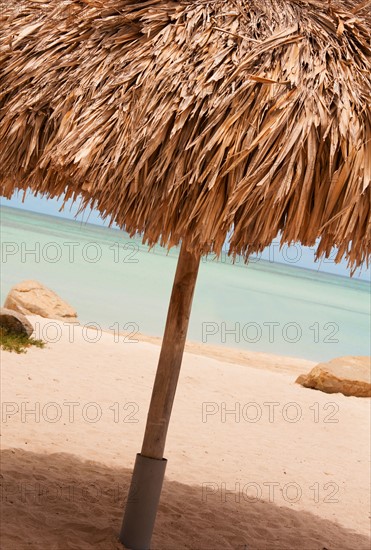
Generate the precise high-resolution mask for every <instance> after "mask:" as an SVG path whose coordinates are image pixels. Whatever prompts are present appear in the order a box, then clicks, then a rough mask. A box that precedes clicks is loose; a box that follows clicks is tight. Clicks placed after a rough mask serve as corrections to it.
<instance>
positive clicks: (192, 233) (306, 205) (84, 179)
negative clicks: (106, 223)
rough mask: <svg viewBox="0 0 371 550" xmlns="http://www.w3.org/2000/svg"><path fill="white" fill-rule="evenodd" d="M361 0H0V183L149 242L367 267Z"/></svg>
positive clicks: (365, 50)
mask: <svg viewBox="0 0 371 550" xmlns="http://www.w3.org/2000/svg"><path fill="white" fill-rule="evenodd" d="M368 4H369V2H364V1H363V2H362V4H358V3H357V2H353V1H352V0H336V1H329V2H325V1H323V0H321V1H317V0H210V1H206V0H200V1H197V0H194V1H191V0H189V1H179V2H176V1H161V0H147V1H145V2H138V1H133V0H104V1H103V0H27V1H26V0H6V1H5V2H3V3H2V5H1V9H0V183H1V185H2V192H3V194H5V196H8V197H9V196H10V195H11V194H12V192H13V191H14V189H27V188H31V190H32V191H33V192H34V193H43V194H46V195H48V196H50V197H58V196H61V195H63V194H64V193H66V195H65V198H66V199H69V198H71V197H73V198H77V197H78V196H79V195H82V197H83V202H84V205H88V204H89V205H94V206H96V207H97V208H98V209H99V210H100V212H101V213H102V214H103V216H112V219H113V220H114V221H115V222H116V223H117V224H119V225H120V226H121V227H123V228H125V229H126V230H127V231H128V232H129V233H131V234H134V233H136V232H140V233H142V234H143V240H144V241H145V242H147V243H149V244H150V245H153V244H155V243H156V242H160V244H162V245H163V246H168V247H171V246H173V245H176V244H178V243H179V242H180V241H181V240H185V241H186V242H187V246H188V248H189V249H190V250H193V251H196V252H201V253H207V252H215V253H217V254H219V253H220V252H221V250H222V246H223V244H224V242H225V239H226V236H227V235H228V234H229V232H230V231H231V230H232V229H233V232H232V233H231V237H230V243H229V250H230V253H231V254H232V255H235V254H242V255H243V256H244V257H245V258H246V259H247V258H248V256H249V255H250V254H251V253H253V252H258V251H261V250H262V249H263V248H264V247H265V246H267V245H269V244H270V243H271V241H272V239H273V238H274V237H276V235H277V234H278V233H279V232H281V234H282V242H283V243H285V242H286V243H291V242H293V241H301V243H303V244H304V245H310V246H313V245H314V244H315V241H316V239H317V238H319V239H320V244H319V247H318V256H323V255H324V256H328V255H329V254H330V252H331V249H332V247H333V246H337V247H338V250H339V251H338V255H337V261H339V260H340V259H341V258H342V257H346V258H347V260H348V262H349V264H350V265H351V266H353V267H356V266H358V265H360V264H361V263H362V262H364V261H366V262H368V259H369V253H370V242H371V223H370V202H371V197H370V188H371V186H370V180H371V114H370V97H371V79H370V75H371V48H370V22H371V18H370V15H369V13H370V12H369V5H368Z"/></svg>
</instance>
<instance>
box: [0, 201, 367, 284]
mask: <svg viewBox="0 0 371 550" xmlns="http://www.w3.org/2000/svg"><path fill="white" fill-rule="evenodd" d="M22 199H23V193H18V195H17V194H15V195H13V197H12V198H11V199H10V200H7V199H4V198H3V197H1V204H3V205H4V206H12V207H14V208H21V209H24V210H31V211H33V212H38V213H42V214H48V215H50V216H60V217H63V218H68V219H77V220H78V221H79V222H81V221H83V222H89V223H93V224H97V225H107V222H105V223H103V220H102V219H101V218H100V215H99V212H97V211H96V210H91V211H85V212H83V213H81V214H79V215H77V216H76V214H77V210H78V204H73V203H72V201H71V200H70V201H68V202H67V203H66V205H65V207H64V210H63V211H62V212H60V211H59V210H60V208H61V206H62V203H63V201H62V200H57V199H46V198H44V197H34V196H32V195H30V194H28V195H27V196H26V198H25V200H24V201H23V200H22ZM261 258H262V259H264V260H269V261H271V262H278V263H285V264H291V265H294V266H298V267H305V268H307V269H313V270H315V271H321V272H326V273H334V274H336V275H342V276H349V269H348V268H347V266H346V262H344V261H343V262H341V263H340V264H335V263H334V261H333V260H332V259H331V258H329V259H327V260H322V261H321V262H320V263H319V262H315V261H314V249H311V248H308V247H305V246H301V245H300V244H297V245H293V246H290V247H288V246H287V245H286V246H284V247H283V249H282V250H281V251H279V248H278V241H277V242H275V243H273V244H272V245H271V246H270V247H268V248H267V249H265V250H264V252H263V253H262V255H261ZM353 277H354V278H355V279H362V280H366V281H370V280H371V270H370V269H366V267H364V268H362V269H361V270H358V271H357V272H356V273H355V275H354V276H353Z"/></svg>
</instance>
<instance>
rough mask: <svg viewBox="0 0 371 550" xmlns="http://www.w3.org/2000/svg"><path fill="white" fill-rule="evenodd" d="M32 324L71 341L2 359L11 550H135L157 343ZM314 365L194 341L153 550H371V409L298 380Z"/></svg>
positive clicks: (5, 543) (5, 544)
mask: <svg viewBox="0 0 371 550" xmlns="http://www.w3.org/2000/svg"><path fill="white" fill-rule="evenodd" d="M29 319H30V320H31V322H32V323H33V324H34V326H35V325H36V323H39V328H40V330H41V332H42V331H43V330H44V331H45V327H47V330H48V335H49V340H52V339H53V338H55V339H56V340H57V341H56V342H54V343H48V344H47V347H46V348H45V349H41V350H40V349H36V348H32V349H30V350H29V351H28V352H27V353H26V354H22V355H16V354H14V353H9V352H2V388H3V390H2V401H3V404H2V421H1V422H2V437H1V441H2V482H3V490H2V509H3V520H2V530H3V535H2V543H1V546H2V548H3V549H4V550H13V549H14V548H18V549H23V548H35V549H36V548H37V549H44V548H45V549H46V548H50V549H51V548H56V549H59V548H60V549H62V548H63V549H67V548H68V549H85V548H86V549H93V548H99V549H102V550H103V549H104V550H105V549H109V548H122V546H121V545H120V544H119V543H118V542H117V535H118V531H119V528H120V523H121V517H122V510H123V507H124V505H125V501H126V497H127V490H128V486H129V483H130V473H131V468H132V467H133V464H134V459H135V454H136V453H137V452H139V451H140V446H141V441H142V436H143V432H144V427H145V419H146V413H147V409H148V404H149V399H150V395H151V387H152V383H153V379H154V374H155V369H156V364H157V358H158V355H159V349H160V348H159V345H158V344H159V341H158V340H157V339H153V338H150V337H141V338H140V341H139V342H137V343H127V342H124V341H123V340H124V338H123V337H120V341H119V342H117V341H115V337H114V335H113V334H110V333H103V334H99V335H98V334H97V333H96V331H94V330H86V329H83V328H82V327H79V326H75V327H74V328H73V330H72V329H71V328H68V327H67V326H66V325H65V324H63V323H61V322H57V321H50V320H46V319H41V318H37V317H29ZM58 327H59V328H58ZM53 330H54V336H53V335H52V333H53ZM44 333H45V332H44ZM97 336H99V337H100V339H99V341H96V342H94V341H93V340H94V339H96V338H97ZM116 340H117V338H116ZM312 366H313V363H311V362H310V361H306V360H301V359H294V358H286V357H278V356H269V355H265V354H261V353H259V354H256V353H248V352H241V351H239V350H228V349H225V348H223V349H219V348H217V347H208V346H205V345H201V344H192V343H189V344H187V351H186V353H185V357H184V362H183V367H182V372H181V376H180V382H179V387H178V391H177V396H176V400H175V405H174V410H173V416H172V421H171V424H170V429H169V434H168V441H167V450H166V458H167V459H168V465H167V471H166V482H165V486H164V491H163V495H162V498H161V505H160V510H159V513H158V517H157V522H156V528H155V532H154V535H153V540H152V542H153V548H154V549H159V550H160V549H169V550H170V549H172V550H177V549H179V550H180V549H183V548H184V549H186V548H187V549H200V550H201V549H212V548H213V549H214V548H240V549H241V550H242V549H248V550H255V549H282V550H283V549H294V548H295V549H298V548H300V549H305V550H312V549H313V550H323V549H324V548H326V549H328V550H330V549H333V550H335V549H336V550H338V549H341V548H342V549H350V548H357V549H363V548H364V549H366V548H368V547H369V539H368V535H369V492H368V489H369V485H370V474H369V468H368V459H369V448H370V447H369V445H370V439H369V437H370V436H369V433H370V420H369V419H370V414H369V412H370V400H369V399H359V398H355V397H345V396H343V395H340V394H334V395H326V394H324V393H321V392H317V391H314V390H308V389H305V388H303V387H301V386H298V385H297V384H295V379H296V377H297V375H298V374H299V373H302V372H307V371H308V370H309V369H310V368H311V367H312Z"/></svg>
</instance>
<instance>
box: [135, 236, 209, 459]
mask: <svg viewBox="0 0 371 550" xmlns="http://www.w3.org/2000/svg"><path fill="white" fill-rule="evenodd" d="M199 265H200V256H195V255H193V254H191V253H190V252H188V251H187V250H186V248H185V245H184V244H183V245H182V246H181V249H180V254H179V259H178V265H177V270H176V273H175V279H174V284H173V290H172V293H171V298H170V305H169V310H168V314H167V320H166V327H165V333H164V338H163V342H162V347H161V353H160V358H159V362H158V367H157V372H156V378H155V383H154V386H153V390H152V398H151V403H150V407H149V411H148V417H147V425H146V430H145V434H144V439H143V446H142V451H141V454H142V455H143V456H145V457H149V458H157V459H161V458H163V455H164V449H165V442H166V434H167V430H168V426H169V422H170V415H171V410H172V407H173V402H174V397H175V392H176V387H177V383H178V378H179V372H180V367H181V364H182V358H183V351H184V346H185V341H186V336H187V330H188V323H189V317H190V314H191V308H192V299H193V293H194V289H195V285H196V280H197V274H198V268H199Z"/></svg>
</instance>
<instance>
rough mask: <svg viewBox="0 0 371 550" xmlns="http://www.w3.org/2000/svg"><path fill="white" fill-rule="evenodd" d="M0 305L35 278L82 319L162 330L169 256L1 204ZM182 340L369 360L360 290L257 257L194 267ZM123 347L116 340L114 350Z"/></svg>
mask: <svg viewBox="0 0 371 550" xmlns="http://www.w3.org/2000/svg"><path fill="white" fill-rule="evenodd" d="M1 225H2V257H1V267H2V269H1V300H2V302H3V300H4V299H5V297H6V294H7V292H8V291H9V289H10V288H11V286H12V285H13V284H15V283H17V282H20V281H22V280H24V279H36V280H39V281H40V282H42V283H43V284H45V285H46V286H49V287H50V288H52V289H53V290H55V291H56V292H57V293H58V294H59V295H60V296H61V297H62V298H64V299H65V300H67V301H68V302H69V303H70V304H71V305H72V306H73V307H74V308H75V309H76V310H77V312H78V315H79V319H80V321H81V322H82V323H88V322H95V323H98V324H99V325H100V326H101V327H102V328H109V327H113V326H115V327H120V328H121V329H124V328H125V329H126V330H134V329H136V327H138V329H139V330H140V332H142V333H145V334H151V335H157V336H160V335H162V333H163V329H164V325H165V319H166V311H167V305H168V301H169V297H170V292H171V285H172V280H173V277H174V273H175V268H176V261H177V255H178V251H177V250H172V251H171V252H170V253H169V254H167V253H166V251H165V250H163V249H161V248H160V247H155V248H154V249H152V250H151V251H148V248H147V247H146V246H143V245H142V244H141V242H140V239H130V238H129V237H128V235H127V234H125V233H124V232H122V231H118V230H116V229H107V228H105V227H100V226H96V225H91V224H85V225H84V224H81V223H79V222H76V221H69V220H64V219H60V218H56V217H52V216H46V215H42V214H35V213H30V212H25V211H21V210H17V209H13V208H8V207H1ZM189 339H190V340H195V341H206V342H208V343H212V344H221V345H223V344H224V345H227V346H229V347H241V348H245V349H250V350H255V351H266V352H271V353H279V354H285V355H292V356H298V357H305V358H308V359H313V360H327V359H330V358H332V357H336V356H340V355H370V287H369V284H368V283H367V282H365V281H360V280H356V279H354V280H352V279H348V278H345V277H338V276H335V275H329V274H324V273H318V272H314V271H309V270H304V269H301V268H297V267H293V266H292V265H286V264H273V263H270V262H264V261H262V260H260V261H258V262H255V263H250V264H249V265H248V266H245V265H244V264H243V263H242V262H237V264H235V265H231V264H230V262H229V260H227V259H226V258H225V257H224V256H223V257H222V259H221V261H215V260H214V259H213V258H212V257H211V256H210V257H207V258H204V259H203V261H202V263H201V268H200V274H199V278H198V283H197V288H196V293H195V298H194V305H193V310H192V317H191V322H190V329H189ZM122 345H125V344H122Z"/></svg>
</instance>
